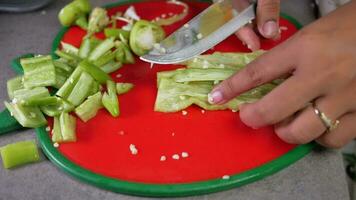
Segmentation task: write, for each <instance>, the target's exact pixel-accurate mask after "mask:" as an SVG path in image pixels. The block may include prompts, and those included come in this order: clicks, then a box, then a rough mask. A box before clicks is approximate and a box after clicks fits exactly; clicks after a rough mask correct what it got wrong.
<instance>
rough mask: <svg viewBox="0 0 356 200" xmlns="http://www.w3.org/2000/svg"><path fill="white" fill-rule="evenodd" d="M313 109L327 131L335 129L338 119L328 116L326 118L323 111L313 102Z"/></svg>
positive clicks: (338, 122)
mask: <svg viewBox="0 0 356 200" xmlns="http://www.w3.org/2000/svg"><path fill="white" fill-rule="evenodd" d="M313 109H314V113H315V114H316V115H317V116H318V117H319V119H320V120H321V122H323V124H324V125H325V127H326V128H327V131H328V132H330V131H332V130H334V129H336V128H337V127H338V125H339V124H340V121H339V120H335V121H333V120H331V119H330V118H328V117H327V116H326V115H325V113H323V112H321V111H320V110H319V109H318V107H317V106H316V105H315V103H313Z"/></svg>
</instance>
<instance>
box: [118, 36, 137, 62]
mask: <svg viewBox="0 0 356 200" xmlns="http://www.w3.org/2000/svg"><path fill="white" fill-rule="evenodd" d="M115 47H116V49H117V51H116V60H117V61H118V62H121V63H124V64H134V63H135V58H134V56H133V55H132V53H131V51H130V47H129V46H127V45H126V44H125V43H124V42H120V41H116V42H115Z"/></svg>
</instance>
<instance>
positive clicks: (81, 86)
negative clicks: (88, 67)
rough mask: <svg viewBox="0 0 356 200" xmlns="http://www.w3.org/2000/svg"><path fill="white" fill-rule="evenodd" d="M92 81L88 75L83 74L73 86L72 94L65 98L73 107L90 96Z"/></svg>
mask: <svg viewBox="0 0 356 200" xmlns="http://www.w3.org/2000/svg"><path fill="white" fill-rule="evenodd" d="M93 82H94V79H93V77H92V76H90V75H89V74H88V73H86V72H83V73H82V74H81V75H80V77H79V80H78V82H77V83H76V84H75V86H74V88H73V90H72V92H71V93H70V95H69V96H68V98H67V101H69V102H70V103H71V104H73V105H74V106H78V105H80V104H81V103H82V102H83V101H84V100H85V99H86V98H87V97H88V96H89V94H90V92H91V89H92V85H93Z"/></svg>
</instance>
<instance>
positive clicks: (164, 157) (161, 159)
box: [159, 156, 167, 161]
mask: <svg viewBox="0 0 356 200" xmlns="http://www.w3.org/2000/svg"><path fill="white" fill-rule="evenodd" d="M159 160H160V161H165V160H167V157H166V156H161V158H160V159H159Z"/></svg>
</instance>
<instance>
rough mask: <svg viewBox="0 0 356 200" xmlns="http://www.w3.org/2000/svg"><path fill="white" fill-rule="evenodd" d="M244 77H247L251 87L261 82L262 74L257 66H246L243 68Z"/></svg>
mask: <svg viewBox="0 0 356 200" xmlns="http://www.w3.org/2000/svg"><path fill="white" fill-rule="evenodd" d="M245 73H246V77H247V78H248V82H249V85H250V86H252V87H255V86H259V85H261V84H263V76H262V73H261V72H260V70H258V68H257V67H253V66H250V67H247V68H245Z"/></svg>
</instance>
